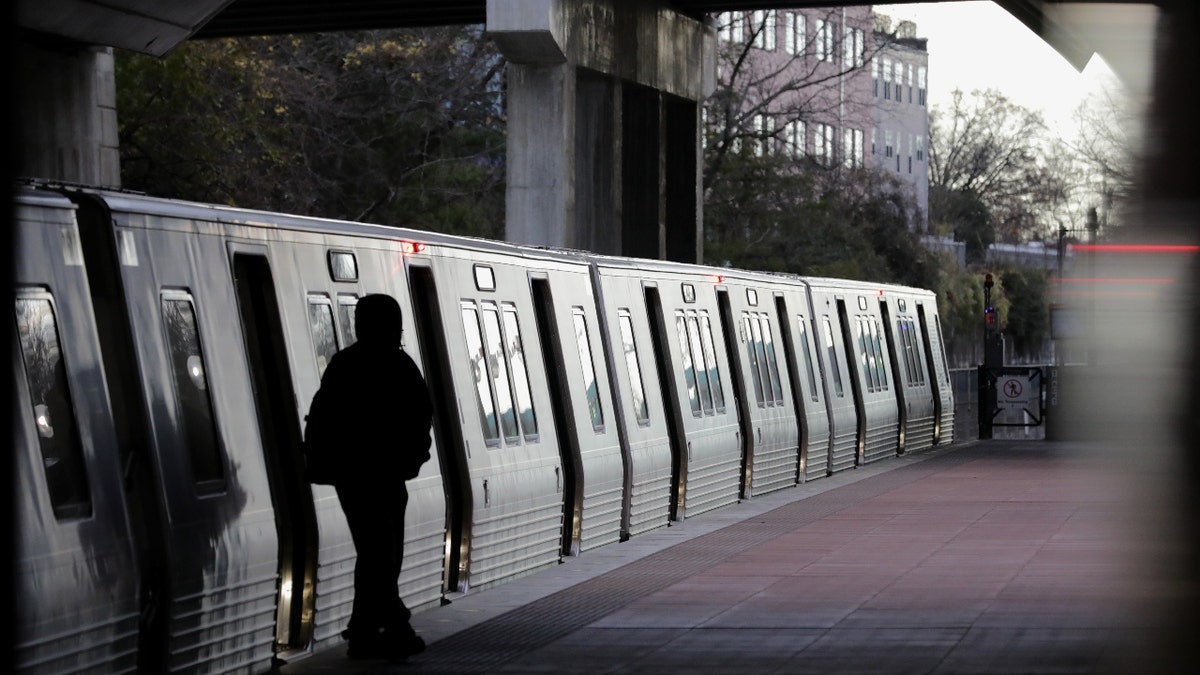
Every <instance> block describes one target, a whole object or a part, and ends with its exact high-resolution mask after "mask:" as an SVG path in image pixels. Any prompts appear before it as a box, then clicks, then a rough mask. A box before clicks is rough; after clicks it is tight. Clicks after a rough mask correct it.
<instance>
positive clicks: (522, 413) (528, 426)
mask: <svg viewBox="0 0 1200 675" xmlns="http://www.w3.org/2000/svg"><path fill="white" fill-rule="evenodd" d="M503 310H504V334H505V337H507V338H508V341H507V343H506V344H507V345H508V362H509V364H510V365H511V367H512V376H513V388H514V389H516V393H517V412H518V416H519V417H520V420H521V430H522V431H523V432H524V434H525V438H527V439H532V438H533V437H534V436H537V432H538V428H537V415H536V414H534V411H533V397H532V396H531V395H530V393H529V373H528V372H527V369H526V367H525V347H524V344H525V343H524V341H523V340H522V339H521V328H520V325H519V324H518V323H517V308H516V306H515V305H512V304H511V303H505V304H504V306H503Z"/></svg>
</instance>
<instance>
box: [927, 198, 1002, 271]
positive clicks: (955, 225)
mask: <svg viewBox="0 0 1200 675" xmlns="http://www.w3.org/2000/svg"><path fill="white" fill-rule="evenodd" d="M929 213H930V218H931V219H934V220H935V228H937V229H941V230H947V231H950V232H952V233H953V234H954V241H961V242H963V243H965V244H966V247H967V252H966V253H967V255H966V257H967V263H968V264H976V263H980V262H983V259H984V257H985V256H986V255H987V249H988V247H989V246H991V245H992V244H993V243H995V241H996V227H995V225H994V224H993V223H992V217H991V214H990V213H989V212H988V207H987V204H985V203H984V202H983V200H982V199H980V198H979V195H978V194H976V193H975V192H973V191H971V190H953V189H948V188H946V187H943V186H940V185H931V186H930V187H929Z"/></svg>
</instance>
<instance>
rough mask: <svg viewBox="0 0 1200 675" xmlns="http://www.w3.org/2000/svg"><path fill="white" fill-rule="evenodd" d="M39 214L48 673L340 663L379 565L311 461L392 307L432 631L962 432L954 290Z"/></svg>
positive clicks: (170, 205)
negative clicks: (409, 402) (359, 344)
mask: <svg viewBox="0 0 1200 675" xmlns="http://www.w3.org/2000/svg"><path fill="white" fill-rule="evenodd" d="M15 201H16V203H15V212H14V214H15V215H14V225H15V245H16V250H15V255H14V268H15V269H14V273H15V298H14V302H15V316H16V324H15V328H16V333H15V335H16V339H15V341H14V344H15V346H14V349H13V353H12V364H13V368H12V371H11V372H12V373H13V376H12V380H11V387H12V391H13V408H12V413H13V421H14V449H15V456H16V459H15V464H14V472H15V483H16V487H17V490H16V491H15V492H16V499H17V532H16V535H17V546H18V549H17V554H16V559H15V568H16V586H17V590H18V596H17V598H16V605H17V623H18V625H17V642H16V654H17V659H18V670H19V671H21V672H47V673H66V672H76V671H104V672H134V671H140V672H169V671H189V672H206V673H208V672H212V673H217V672H220V673H226V672H242V673H258V672H264V671H267V670H270V669H271V667H272V666H273V665H274V664H276V663H278V660H279V659H286V658H289V657H290V656H292V655H297V654H301V653H304V652H306V651H320V650H322V649H325V648H328V647H331V646H333V645H334V644H336V643H337V642H339V641H340V639H341V638H340V635H339V631H340V630H341V629H342V628H343V627H344V625H345V622H346V619H347V618H348V616H349V613H350V603H351V599H352V593H353V585H352V574H353V568H354V547H353V544H352V542H351V538H350V532H349V530H348V528H347V526H346V522H345V520H344V518H343V516H342V513H341V510H340V508H339V505H338V503H337V496H336V494H335V493H334V490H333V489H332V488H330V487H328V486H321V485H310V484H308V483H307V482H305V480H304V477H303V476H304V473H303V466H302V464H303V457H302V455H301V454H300V450H299V448H300V441H301V435H302V430H303V419H304V416H305V414H306V412H307V409H308V404H309V402H310V401H311V400H312V397H313V394H314V393H315V392H316V390H317V387H318V384H319V382H320V378H321V374H322V371H323V369H324V367H325V364H326V363H327V362H328V359H329V358H330V357H331V356H332V355H333V354H334V353H336V352H337V351H338V350H339V349H340V348H343V347H345V346H346V345H348V344H350V343H352V342H353V341H354V339H355V336H354V322H353V317H354V311H355V303H356V301H357V299H358V298H360V297H362V296H363V295H365V294H368V293H378V292H382V293H388V294H391V295H392V296H394V297H395V298H396V299H397V300H399V301H400V303H401V306H402V308H403V310H404V315H405V317H406V331H405V334H404V343H405V344H404V348H405V349H406V350H407V351H408V352H409V353H410V354H411V355H412V356H413V358H414V359H415V360H416V361H417V363H418V364H420V365H421V367H422V369H423V372H424V373H425V377H426V379H427V381H428V382H429V384H430V387H431V390H432V392H433V398H434V405H435V412H436V415H435V425H434V429H435V433H434V437H435V439H434V444H435V448H434V450H435V453H434V456H435V458H436V460H437V461H432V462H428V463H427V464H426V465H425V466H424V468H423V469H422V471H421V474H420V475H419V476H418V477H417V478H416V479H414V480H412V481H410V483H409V491H410V501H409V507H408V518H407V537H408V539H407V543H406V546H405V561H404V571H403V574H402V577H401V579H400V586H401V589H400V590H401V593H402V595H403V597H404V599H405V601H406V603H407V604H408V605H409V606H411V607H413V608H414V609H415V610H416V611H421V610H422V609H424V608H429V607H432V606H436V605H437V604H439V603H440V602H444V601H446V599H447V597H448V596H452V595H453V594H455V593H462V592H465V591H467V590H468V589H480V588H484V587H488V586H491V585H495V584H500V583H503V582H505V581H508V580H512V579H514V578H516V577H518V576H520V575H523V574H526V573H529V572H532V571H534V570H537V569H539V568H543V567H545V566H547V565H551V564H554V563H556V562H558V561H560V560H561V559H562V557H563V556H572V555H587V551H589V550H592V549H595V548H597V547H600V546H606V545H612V544H616V543H617V542H621V541H624V540H626V539H628V538H630V537H637V536H638V535H640V534H642V533H645V532H647V531H650V530H653V529H655V528H659V527H663V526H666V525H667V524H668V523H669V522H671V521H673V520H681V519H683V518H685V517H693V516H695V515H697V514H701V513H704V512H705V511H709V510H712V509H717V508H720V507H722V506H725V505H728V504H732V503H735V502H737V501H738V500H739V499H747V498H753V497H754V496H757V495H762V494H765V493H768V492H771V491H774V490H780V489H784V488H787V487H789V486H794V485H796V484H797V483H801V482H804V481H808V480H813V479H816V478H820V477H822V476H827V475H830V474H832V473H834V472H838V471H842V470H845V469H849V468H852V467H854V466H856V465H860V464H863V463H867V462H873V461H877V460H880V459H883V458H885V457H889V456H894V455H896V454H897V453H903V452H911V451H914V450H921V449H923V448H928V447H930V446H932V445H937V444H946V443H949V442H951V440H952V438H953V414H954V402H953V399H952V393H951V386H950V379H949V373H948V370H947V365H946V361H945V358H944V347H943V342H942V338H941V329H940V327H939V323H938V310H937V303H936V299H935V297H934V295H933V294H932V293H930V292H928V291H924V290H919V289H914V288H906V287H900V286H892V285H880V284H871V283H862V282H851V281H841V280H836V279H820V278H802V277H796V276H787V275H778V274H767V273H757V272H749V271H742V270H733V269H724V268H717V267H705V266H699V265H688V264H679V263H670V262H662V261H653V260H636V259H629V258H620V257H609V256H599V255H592V254H588V253H583V252H578V251H557V250H544V249H539V248H535V247H526V246H517V245H512V244H506V243H501V242H494V241H485V240H478V239H471V238H464V237H453V236H447V235H440V234H433V233H429V232H422V231H415V230H406V229H400V228H393V227H384V226H378V225H367V224H361V223H350V222H335V221H327V220H319V219H313V218H302V217H295V216H288V215H281V214H274V213H265V212H257V211H245V210H237V209H232V208H225V207H218V206H212V205H204V204H194V203H185V202H180V201H171V200H163V199H154V198H148V197H144V196H139V195H133V194H125V193H117V192H106V191H100V190H92V189H68V188H62V187H59V188H55V189H52V188H50V187H48V186H33V185H29V186H23V187H22V188H21V189H20V190H18V193H17V195H16V197H15ZM346 424H347V425H352V424H354V420H353V419H347V420H346Z"/></svg>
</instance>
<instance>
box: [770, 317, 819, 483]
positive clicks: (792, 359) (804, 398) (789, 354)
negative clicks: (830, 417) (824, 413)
mask: <svg viewBox="0 0 1200 675" xmlns="http://www.w3.org/2000/svg"><path fill="white" fill-rule="evenodd" d="M775 316H776V318H777V320H778V321H779V339H780V341H781V342H782V343H783V360H784V363H785V364H786V366H787V381H788V383H789V384H790V386H791V389H792V409H793V414H795V416H796V458H795V459H796V462H795V479H794V482H796V483H803V482H804V480H805V478H806V476H807V471H808V448H809V441H810V440H812V438H813V434H812V426H813V425H812V423H811V422H810V420H809V414H810V412H811V411H810V410H809V409H810V408H812V407H813V405H812V403H813V401H815V400H817V399H811V400H810V397H811V396H812V395H813V394H814V393H815V392H816V389H817V382H816V374H815V373H813V366H812V357H811V354H810V352H809V344H808V332H807V330H805V326H804V321H803V319H801V320H800V322H799V325H798V328H799V329H800V330H801V332H802V333H803V339H802V341H801V339H800V338H799V336H797V334H796V332H795V331H794V330H793V329H792V325H791V320H790V313H789V312H788V303H787V299H786V298H785V297H784V296H783V294H778V295H776V296H775ZM800 363H804V364H805V365H806V367H807V373H805V374H806V375H808V378H807V379H804V375H802V374H801V371H800V365H799V364H800Z"/></svg>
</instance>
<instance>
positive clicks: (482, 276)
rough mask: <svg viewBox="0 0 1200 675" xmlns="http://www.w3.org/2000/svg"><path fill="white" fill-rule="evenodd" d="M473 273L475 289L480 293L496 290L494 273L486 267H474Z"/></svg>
mask: <svg viewBox="0 0 1200 675" xmlns="http://www.w3.org/2000/svg"><path fill="white" fill-rule="evenodd" d="M473 269H474V272H475V288H478V289H479V290H481V291H494V290H496V273H495V272H494V271H492V268H491V267H488V266H487V265H476V266H475V267H474V268H473Z"/></svg>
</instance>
